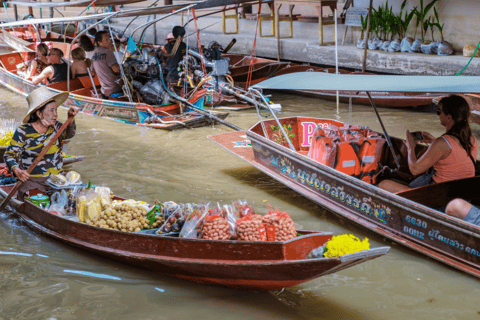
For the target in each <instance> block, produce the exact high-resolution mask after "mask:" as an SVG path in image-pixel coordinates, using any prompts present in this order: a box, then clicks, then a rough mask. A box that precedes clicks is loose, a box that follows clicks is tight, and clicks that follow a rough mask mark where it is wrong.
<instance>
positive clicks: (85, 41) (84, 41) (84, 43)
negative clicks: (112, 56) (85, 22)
mask: <svg viewBox="0 0 480 320" xmlns="http://www.w3.org/2000/svg"><path fill="white" fill-rule="evenodd" d="M78 47H80V48H82V49H83V50H85V56H86V57H87V58H88V59H92V56H93V51H94V50H95V46H94V45H93V42H92V40H91V39H90V38H89V37H88V36H87V35H85V34H84V35H81V36H80V38H79V39H78Z"/></svg>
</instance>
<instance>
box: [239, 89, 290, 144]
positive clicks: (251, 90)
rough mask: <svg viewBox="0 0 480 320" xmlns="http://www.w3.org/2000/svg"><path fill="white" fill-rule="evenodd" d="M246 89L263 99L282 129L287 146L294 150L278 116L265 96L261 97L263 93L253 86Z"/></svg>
mask: <svg viewBox="0 0 480 320" xmlns="http://www.w3.org/2000/svg"><path fill="white" fill-rule="evenodd" d="M248 91H249V92H254V93H256V94H257V95H258V96H259V97H260V98H261V99H262V100H263V102H264V103H265V105H266V106H267V109H268V111H270V113H271V114H272V116H273V118H274V119H275V122H276V123H277V125H278V127H279V128H280V130H281V131H282V134H283V136H284V137H285V139H286V140H287V142H288V146H289V147H290V150H292V151H296V149H295V147H294V146H293V143H292V141H290V138H289V137H288V135H287V133H286V132H285V130H284V129H283V126H282V124H281V123H280V121H279V120H278V118H277V116H276V115H275V113H274V112H273V110H272V108H270V106H269V105H268V102H267V101H266V100H265V98H264V97H263V95H262V94H261V93H260V92H259V91H258V90H257V89H254V88H252V87H250V88H248ZM257 113H258V114H259V112H258V109H257ZM262 122H263V121H262ZM265 138H267V139H268V136H267V135H265Z"/></svg>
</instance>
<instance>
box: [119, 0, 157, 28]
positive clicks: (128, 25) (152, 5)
mask: <svg viewBox="0 0 480 320" xmlns="http://www.w3.org/2000/svg"><path fill="white" fill-rule="evenodd" d="M158 1H160V0H157V1H155V2H154V3H152V4H151V5H149V6H148V8H151V7H155V6H156V4H157V2H158ZM138 17H139V16H136V17H135V18H133V19H132V21H130V22H129V23H128V24H127V26H126V27H125V30H123V32H122V36H123V35H125V32H127V29H128V27H130V25H131V24H132V23H133V21H135V20H137V19H138Z"/></svg>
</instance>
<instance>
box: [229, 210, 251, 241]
mask: <svg viewBox="0 0 480 320" xmlns="http://www.w3.org/2000/svg"><path fill="white" fill-rule="evenodd" d="M247 210H248V211H251V210H249V209H247ZM222 212H223V213H224V214H222V217H223V218H224V219H225V221H227V222H228V224H229V226H230V239H231V240H236V239H237V238H238V236H237V220H238V219H239V218H240V217H241V216H240V213H239V212H238V211H237V210H235V208H234V206H232V205H224V206H223V210H222Z"/></svg>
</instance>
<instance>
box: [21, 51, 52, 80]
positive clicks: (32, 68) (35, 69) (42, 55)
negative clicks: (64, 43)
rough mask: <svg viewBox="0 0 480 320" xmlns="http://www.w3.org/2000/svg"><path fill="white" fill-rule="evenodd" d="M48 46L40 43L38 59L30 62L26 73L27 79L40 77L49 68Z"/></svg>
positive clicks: (37, 53)
mask: <svg viewBox="0 0 480 320" xmlns="http://www.w3.org/2000/svg"><path fill="white" fill-rule="evenodd" d="M47 55H48V46H47V45H46V44H45V43H39V44H38V46H37V52H36V58H35V59H33V60H31V61H30V65H29V66H28V69H27V72H26V73H25V79H30V78H32V77H33V76H38V75H39V74H40V73H42V71H43V69H45V68H46V67H48V66H49V65H50V64H49V63H48V58H47Z"/></svg>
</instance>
